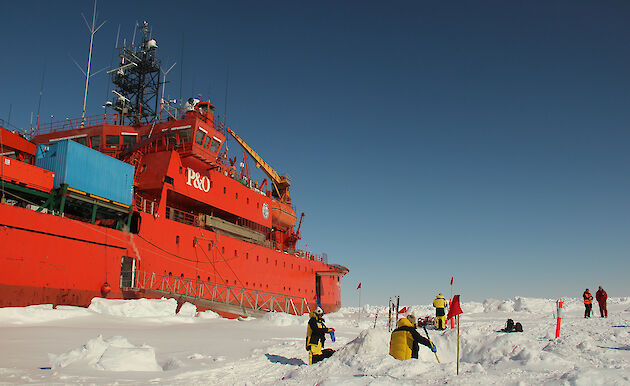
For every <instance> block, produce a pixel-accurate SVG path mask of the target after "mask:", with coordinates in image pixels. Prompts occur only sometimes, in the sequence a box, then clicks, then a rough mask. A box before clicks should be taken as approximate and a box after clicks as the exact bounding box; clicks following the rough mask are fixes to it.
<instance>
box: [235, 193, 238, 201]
mask: <svg viewBox="0 0 630 386" xmlns="http://www.w3.org/2000/svg"><path fill="white" fill-rule="evenodd" d="M235 197H236V199H237V200H238V192H236V193H235Z"/></svg>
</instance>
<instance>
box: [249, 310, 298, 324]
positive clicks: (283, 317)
mask: <svg viewBox="0 0 630 386" xmlns="http://www.w3.org/2000/svg"><path fill="white" fill-rule="evenodd" d="M258 320H260V321H263V322H266V323H268V324H271V325H273V326H279V327H286V326H301V325H303V324H304V323H305V320H306V318H305V317H304V316H295V315H290V314H285V313H284V312H268V313H267V314H266V315H265V316H263V317H262V318H258Z"/></svg>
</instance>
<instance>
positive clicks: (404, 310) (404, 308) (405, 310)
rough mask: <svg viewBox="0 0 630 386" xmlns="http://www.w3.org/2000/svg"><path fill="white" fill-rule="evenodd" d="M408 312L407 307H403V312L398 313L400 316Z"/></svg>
mask: <svg viewBox="0 0 630 386" xmlns="http://www.w3.org/2000/svg"><path fill="white" fill-rule="evenodd" d="M405 312H407V307H403V308H402V310H400V311H398V313H399V314H404V313H405Z"/></svg>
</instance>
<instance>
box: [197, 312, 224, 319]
mask: <svg viewBox="0 0 630 386" xmlns="http://www.w3.org/2000/svg"><path fill="white" fill-rule="evenodd" d="M197 317H198V318H199V319H221V315H219V314H217V313H216V312H214V311H210V310H207V311H202V312H200V313H198V314H197Z"/></svg>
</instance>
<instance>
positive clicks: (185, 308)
mask: <svg viewBox="0 0 630 386" xmlns="http://www.w3.org/2000/svg"><path fill="white" fill-rule="evenodd" d="M196 315H197V306H196V305H194V304H192V303H188V302H186V303H184V304H182V307H181V308H180V309H179V312H178V313H177V316H181V317H187V318H194V317H195V316H196Z"/></svg>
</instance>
